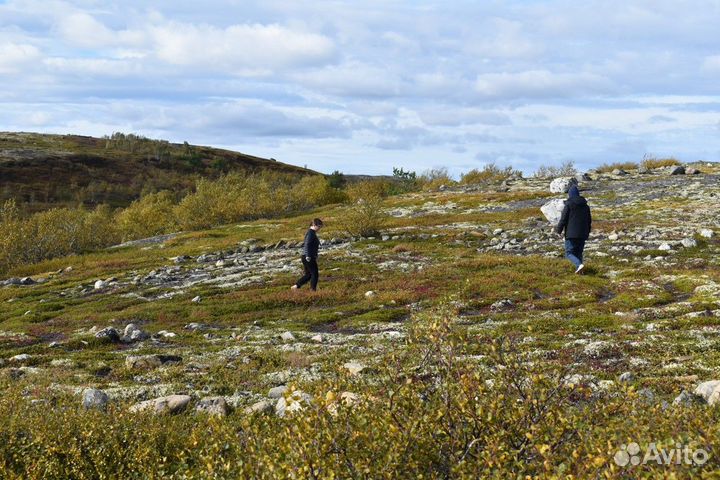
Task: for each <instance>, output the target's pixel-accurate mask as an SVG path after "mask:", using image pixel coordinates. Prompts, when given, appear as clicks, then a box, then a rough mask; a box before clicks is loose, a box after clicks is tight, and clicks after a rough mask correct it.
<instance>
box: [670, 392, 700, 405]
mask: <svg viewBox="0 0 720 480" xmlns="http://www.w3.org/2000/svg"><path fill="white" fill-rule="evenodd" d="M703 401H704V399H703V398H702V397H699V396H697V395H695V394H692V393H690V392H688V391H687V390H683V391H682V392H680V395H678V396H677V397H675V399H674V400H673V402H672V404H673V405H685V406H689V405H694V404H698V403H702V402H703Z"/></svg>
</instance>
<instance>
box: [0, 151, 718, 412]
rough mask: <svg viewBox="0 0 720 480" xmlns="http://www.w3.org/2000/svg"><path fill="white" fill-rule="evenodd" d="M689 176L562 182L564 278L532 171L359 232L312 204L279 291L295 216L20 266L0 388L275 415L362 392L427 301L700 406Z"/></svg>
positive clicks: (703, 283) (701, 337) (711, 216)
mask: <svg viewBox="0 0 720 480" xmlns="http://www.w3.org/2000/svg"><path fill="white" fill-rule="evenodd" d="M694 167H695V168H697V170H699V172H700V173H697V174H688V173H686V174H672V173H673V172H671V171H670V170H669V169H659V170H655V171H649V172H646V173H639V172H630V173H628V174H623V172H614V173H608V174H598V173H594V172H591V173H590V174H589V176H588V175H585V176H580V177H579V185H580V188H581V191H582V194H583V195H584V196H586V198H588V200H589V203H590V206H591V208H592V212H593V218H594V224H593V234H592V238H591V240H590V241H589V242H588V246H587V260H586V263H587V264H588V272H587V273H588V274H587V275H584V276H582V277H580V276H573V275H572V273H571V272H572V269H571V267H570V265H569V264H568V263H567V262H565V261H564V260H562V258H561V255H562V246H561V241H560V240H559V239H558V237H557V236H555V235H554V233H553V232H552V228H551V224H550V223H549V222H548V220H547V218H546V217H545V215H544V214H543V210H541V208H542V207H543V206H545V205H547V204H548V203H549V202H552V201H553V200H554V199H562V198H564V193H563V191H562V190H563V188H562V186H561V187H560V191H557V190H558V187H557V186H556V187H555V188H553V189H554V190H556V191H555V192H551V191H550V179H510V180H507V181H505V182H504V183H503V184H502V185H494V186H475V187H471V188H460V187H457V188H443V189H441V191H439V192H430V193H416V194H408V195H404V196H398V197H392V198H390V199H388V200H387V205H386V212H387V214H388V215H389V220H388V222H387V225H386V228H385V229H384V230H383V234H382V235H381V236H378V237H377V238H349V237H348V236H347V235H344V234H343V233H342V232H341V231H340V230H334V231H333V227H332V225H333V220H334V219H338V218H340V217H341V216H342V208H343V207H328V208H326V209H324V210H322V211H320V212H319V213H318V214H320V215H323V216H324V218H326V219H328V225H330V228H328V230H329V231H327V232H326V231H323V232H322V235H321V236H322V237H323V245H322V251H321V260H320V263H321V275H322V278H321V284H320V291H319V292H318V293H317V294H311V293H310V292H305V291H301V292H290V291H289V290H288V288H287V287H289V285H291V284H292V281H293V280H294V278H295V277H296V276H297V275H298V274H299V273H300V271H299V258H298V256H299V253H300V250H299V248H300V243H299V241H298V240H299V239H301V238H302V231H303V228H304V225H305V223H306V222H305V221H306V219H305V218H304V217H302V218H299V219H298V218H295V219H284V220H282V221H278V222H270V221H263V222H254V223H249V224H246V225H233V226H228V227H225V228H222V229H217V230H215V231H212V232H206V233H204V234H198V233H185V234H178V235H174V236H165V237H161V238H158V239H154V240H153V239H149V240H147V241H143V242H134V243H131V244H128V245H123V246H120V247H119V248H115V249H108V250H106V251H104V252H99V253H93V254H88V255H85V256H77V257H71V258H68V259H62V260H55V261H51V262H47V263H45V264H42V265H38V266H32V267H28V268H26V269H24V270H19V271H17V272H14V273H15V274H16V275H17V276H16V277H13V278H9V279H7V280H5V281H3V282H2V283H0V285H3V287H0V302H2V306H1V308H0V377H1V378H3V379H4V380H3V383H2V385H3V386H4V388H14V386H17V385H24V386H25V390H24V391H25V396H26V398H27V399H28V401H31V402H35V403H38V404H41V405H44V404H48V403H52V402H53V392H64V393H67V392H70V393H72V394H73V395H76V396H77V402H78V404H82V405H84V406H85V407H86V408H104V406H105V405H106V404H107V403H108V402H111V403H119V404H122V405H126V406H127V408H128V409H130V410H132V411H139V410H147V409H149V410H150V411H155V412H158V413H161V412H179V411H182V410H187V409H192V410H195V411H199V412H210V413H217V414H220V415H228V414H232V415H254V414H259V413H260V412H269V413H272V414H276V415H279V416H283V415H286V413H287V412H288V411H296V410H302V408H303V404H304V403H306V402H308V401H310V398H309V397H308V396H307V394H305V393H304V391H311V390H312V385H313V383H314V382H316V381H319V380H321V379H322V380H327V379H328V378H346V377H348V376H351V377H356V378H362V379H364V381H367V382H370V383H372V379H373V376H374V375H376V374H377V372H378V371H379V368H378V367H379V366H378V364H377V362H378V361H379V359H380V358H382V356H383V354H385V353H387V352H391V351H394V350H397V349H402V348H404V345H405V342H406V337H407V328H408V325H409V324H410V323H411V319H412V318H413V316H415V315H417V314H418V313H419V312H423V311H429V310H432V309H433V308H436V307H437V305H439V304H440V303H443V304H448V305H450V308H451V309H452V312H453V315H454V318H455V321H456V322H457V323H458V324H460V325H465V326H466V327H467V328H468V330H469V331H470V332H473V331H482V332H485V333H488V332H490V333H493V334H495V335H497V336H511V337H514V338H516V339H517V340H518V345H520V347H519V348H520V349H521V350H522V352H523V355H525V358H526V360H527V361H528V362H530V363H532V362H550V363H553V362H555V363H557V364H558V365H568V364H569V365H570V366H571V372H570V373H569V374H568V377H567V382H568V383H569V384H576V383H582V384H586V385H589V386H590V387H591V388H592V389H594V390H596V391H597V392H598V394H602V392H609V391H612V390H613V388H616V387H617V386H618V385H620V384H632V385H635V386H636V388H637V389H638V390H640V391H642V392H643V395H645V396H646V397H647V398H648V401H650V402H655V403H658V404H662V405H671V404H672V403H692V402H698V403H703V402H706V403H711V404H712V403H714V402H716V401H717V399H718V398H720V387H718V385H720V382H717V379H718V378H720V372H718V369H719V368H720V355H718V354H717V352H718V351H719V347H720V269H719V268H718V263H719V260H718V259H719V258H720V257H718V251H719V250H720V243H719V242H718V237H717V235H718V234H720V216H719V215H718V211H719V209H718V207H719V206H720V201H718V195H720V182H718V180H719V179H720V175H719V173H718V172H719V171H720V169H718V166H717V165H705V164H700V165H695V166H694ZM676 173H677V172H676ZM690 173H692V172H690ZM545 210H546V213H547V209H545ZM556 214H557V212H555V215H556ZM548 215H549V216H551V218H552V215H553V213H552V212H550V213H549V214H548ZM466 360H468V361H470V362H471V364H472V362H474V361H475V360H473V359H472V358H469V359H466ZM477 361H478V362H480V359H477ZM709 381H714V382H715V383H707V382H709ZM39 385H42V386H45V387H47V388H44V389H41V388H38V386H39ZM58 394H60V393H58ZM342 395H343V396H342V399H343V401H345V402H347V403H352V402H354V401H356V400H357V398H358V397H360V396H362V395H363V392H362V391H345V392H343V393H342Z"/></svg>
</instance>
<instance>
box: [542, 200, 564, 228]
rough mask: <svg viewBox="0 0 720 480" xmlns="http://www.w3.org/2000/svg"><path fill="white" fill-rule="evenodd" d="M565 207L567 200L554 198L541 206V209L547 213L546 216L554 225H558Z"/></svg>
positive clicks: (543, 212) (544, 213)
mask: <svg viewBox="0 0 720 480" xmlns="http://www.w3.org/2000/svg"><path fill="white" fill-rule="evenodd" d="M564 207H565V200H562V199H560V198H556V199H554V200H550V201H549V202H547V203H546V204H545V205H543V206H542V207H540V211H541V212H542V214H543V215H545V218H546V219H547V221H548V222H550V223H551V224H552V225H557V224H558V222H559V221H560V217H561V216H562V211H563V208H564Z"/></svg>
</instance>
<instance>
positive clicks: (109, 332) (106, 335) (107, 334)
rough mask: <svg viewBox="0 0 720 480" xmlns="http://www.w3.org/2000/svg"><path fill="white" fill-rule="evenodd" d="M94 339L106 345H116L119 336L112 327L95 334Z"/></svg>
mask: <svg viewBox="0 0 720 480" xmlns="http://www.w3.org/2000/svg"><path fill="white" fill-rule="evenodd" d="M95 338H97V339H98V340H100V341H103V342H107V343H118V342H119V341H120V334H119V333H118V331H117V330H115V329H114V328H113V327H107V328H103V329H102V330H100V331H99V332H97V333H96V334H95Z"/></svg>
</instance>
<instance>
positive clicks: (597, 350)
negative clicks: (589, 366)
mask: <svg viewBox="0 0 720 480" xmlns="http://www.w3.org/2000/svg"><path fill="white" fill-rule="evenodd" d="M611 349H612V344H611V343H610V342H606V341H603V340H598V341H596V342H590V343H588V344H587V345H585V347H584V348H583V353H584V354H585V355H587V356H588V357H592V358H598V357H602V356H604V355H605V354H606V353H608V352H609V351H610V350H611Z"/></svg>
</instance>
